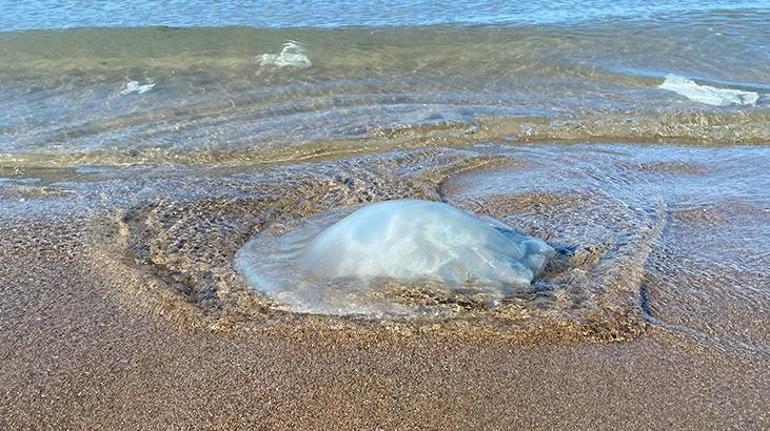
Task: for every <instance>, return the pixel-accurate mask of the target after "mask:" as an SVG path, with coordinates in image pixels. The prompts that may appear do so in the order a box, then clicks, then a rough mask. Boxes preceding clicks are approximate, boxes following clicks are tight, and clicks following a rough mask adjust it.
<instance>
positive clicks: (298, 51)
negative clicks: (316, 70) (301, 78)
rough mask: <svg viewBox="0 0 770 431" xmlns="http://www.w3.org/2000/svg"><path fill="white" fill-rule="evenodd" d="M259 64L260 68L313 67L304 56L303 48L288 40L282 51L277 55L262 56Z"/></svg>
mask: <svg viewBox="0 0 770 431" xmlns="http://www.w3.org/2000/svg"><path fill="white" fill-rule="evenodd" d="M259 63H260V64H261V65H262V66H277V67H287V66H288V67H298V68H306V67H310V66H312V65H313V63H311V62H310V59H309V58H308V57H307V54H305V48H304V47H303V46H302V45H301V44H299V43H298V42H295V41H293V40H290V41H288V42H286V43H284V44H283V49H281V52H280V53H278V54H262V56H261V57H260V60H259Z"/></svg>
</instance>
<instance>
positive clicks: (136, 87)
mask: <svg viewBox="0 0 770 431" xmlns="http://www.w3.org/2000/svg"><path fill="white" fill-rule="evenodd" d="M153 87H155V82H153V81H152V80H151V79H148V80H147V81H146V82H145V83H144V84H139V81H128V82H127V83H126V86H125V87H123V90H121V91H120V95H121V96H127V95H129V94H133V93H136V94H144V93H146V92H148V91H150V90H152V89H153Z"/></svg>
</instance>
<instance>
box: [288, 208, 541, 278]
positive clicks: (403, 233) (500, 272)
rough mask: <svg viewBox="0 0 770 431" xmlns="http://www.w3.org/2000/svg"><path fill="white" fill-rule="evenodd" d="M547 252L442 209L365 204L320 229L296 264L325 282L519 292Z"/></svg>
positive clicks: (467, 216) (529, 241)
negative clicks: (504, 287) (475, 286)
mask: <svg viewBox="0 0 770 431" xmlns="http://www.w3.org/2000/svg"><path fill="white" fill-rule="evenodd" d="M550 249H551V248H550V247H549V246H548V245H547V244H545V243H544V242H542V241H540V240H537V239H534V238H530V237H526V236H524V235H520V234H516V233H515V232H513V231H509V232H508V235H506V234H504V233H503V232H502V231H501V230H500V229H499V228H496V227H493V226H492V225H490V224H489V223H487V222H484V221H482V220H480V219H478V218H476V217H474V216H472V215H470V214H468V213H466V212H464V211H461V210H459V209H456V208H454V207H452V206H449V205H447V204H443V203H439V202H431V201H421V200H400V201H387V202H382V203H378V204H373V205H369V206H367V207H364V208H362V209H360V210H358V211H356V212H354V213H353V214H351V215H349V216H347V217H346V218H344V219H343V220H341V221H339V222H338V223H336V224H334V225H333V226H331V227H329V228H328V229H326V230H324V231H323V232H321V234H320V235H318V236H317V237H316V238H315V239H313V241H311V242H310V244H308V247H307V249H306V250H305V251H304V254H303V256H302V263H303V266H304V268H305V269H306V270H308V271H310V272H313V273H316V274H318V275H321V276H323V277H328V278H345V277H354V278H358V279H361V280H364V281H366V280H371V279H375V278H380V277H386V278H391V279H395V280H402V281H409V282H414V281H420V280H434V281H441V282H444V283H447V284H448V285H451V286H459V285H462V284H465V283H470V282H473V283H485V284H489V283H493V284H519V285H520V284H529V283H530V282H531V281H532V279H533V278H534V276H535V275H536V274H537V273H538V272H540V271H541V270H542V268H543V265H544V264H545V258H546V255H547V254H548V253H550Z"/></svg>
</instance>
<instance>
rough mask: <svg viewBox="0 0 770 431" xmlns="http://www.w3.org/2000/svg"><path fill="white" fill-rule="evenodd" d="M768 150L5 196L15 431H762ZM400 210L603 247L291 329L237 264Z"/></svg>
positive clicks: (582, 155)
mask: <svg viewBox="0 0 770 431" xmlns="http://www.w3.org/2000/svg"><path fill="white" fill-rule="evenodd" d="M487 152H489V153H487ZM763 154H765V150H764V149H761V148H756V149H751V148H749V149H721V150H720V149H692V148H687V147H665V148H655V147H622V146H605V147H601V146H598V147H597V146H590V147H589V146H584V147H574V148H573V147H569V146H565V147H542V148H540V147H526V146H524V147H506V146H499V147H495V146H492V147H483V148H477V149H473V150H472V149H471V148H470V147H466V148H465V149H439V150H421V151H416V152H399V151H396V152H394V153H392V154H386V155H368V156H361V157H353V158H349V159H343V160H332V161H318V162H314V163H305V164H297V165H295V166H289V167H282V166H278V167H271V168H258V169H257V168H253V167H224V168H221V169H218V170H212V171H208V172H207V173H200V172H198V174H197V175H193V176H190V175H184V172H183V173H182V174H179V175H176V173H175V172H173V171H169V172H165V173H164V172H161V174H160V175H158V174H157V173H153V172H154V171H151V172H150V173H149V174H147V173H142V172H135V175H133V176H131V177H121V176H112V177H111V176H110V175H109V174H104V173H99V172H97V173H89V172H85V173H82V172H81V173H74V174H70V175H72V177H70V178H69V181H63V180H61V178H62V177H63V175H62V174H61V173H60V172H55V173H54V174H55V175H56V178H58V179H60V180H59V181H50V182H47V183H46V181H47V180H46V179H45V178H46V177H45V176H44V175H40V176H39V178H42V179H43V180H42V181H43V183H36V184H32V185H30V184H28V183H25V182H23V181H19V182H17V183H13V182H11V183H8V184H7V185H6V186H5V187H4V188H3V189H0V198H2V203H3V208H4V210H5V211H4V212H3V214H2V218H1V219H0V230H2V232H3V235H0V298H1V299H2V300H1V301H0V363H2V367H0V388H2V389H1V390H0V428H2V429H65V428H76V429H91V428H97V429H98V428H107V429H169V428H171V429H178V428H192V429H223V428H224V429H228V428H229V429H236V428H238V429H242V428H248V429H327V428H337V429H358V430H360V429H371V430H375V429H383V430H391V429H519V428H524V429H651V428H652V429H726V428H731V429H766V428H767V427H768V426H770V415H769V414H768V409H767V403H766V401H767V399H768V397H769V396H770V355H768V350H767V347H766V346H767V345H768V335H767V331H766V329H765V328H766V323H767V303H768V302H767V293H766V289H767V275H766V274H765V273H764V272H763V271H762V268H764V267H765V266H764V265H765V262H766V259H767V257H768V256H767V255H766V253H763V250H762V244H763V242H762V238H765V237H767V236H768V232H767V229H766V228H765V227H764V226H767V224H766V221H767V217H768V215H769V214H770V213H768V210H767V207H766V205H767V196H765V195H764V194H762V193H761V191H760V192H759V193H758V192H757V190H760V189H761V188H762V184H763V181H766V175H764V176H763V175H762V172H766V171H765V168H764V167H763V166H764V165H763V164H764V163H766V159H765V158H763ZM562 160H569V163H564V162H562ZM763 160H764V161H763ZM554 167H561V168H560V169H561V170H559V172H558V175H553V169H554ZM546 168H547V169H546ZM755 171H756V172H755ZM100 175H102V176H100ZM120 175H123V173H120ZM550 177H553V178H554V181H552V182H549V181H548V178H550ZM522 178H523V179H525V180H526V181H525V180H522ZM725 178H729V179H730V181H729V182H728V183H726V182H725V181H724V179H725ZM640 184H642V185H643V187H640ZM720 184H722V185H723V186H722V185H720ZM725 184H726V185H725ZM522 186H537V187H538V190H539V191H538V192H535V191H532V190H528V189H526V187H522ZM567 190H568V191H570V192H569V193H566V194H565V191H567ZM638 190H642V191H643V193H637V191H638ZM398 197H420V198H428V199H431V198H432V199H442V200H445V201H447V202H451V203H453V204H454V205H457V206H459V207H463V208H466V209H471V210H473V211H474V212H477V213H479V214H484V215H490V216H493V217H497V218H499V219H503V220H505V221H506V222H510V223H511V224H513V225H515V226H519V227H522V228H525V229H527V231H528V232H532V233H533V234H538V235H539V236H541V237H543V238H546V239H547V240H549V241H550V242H551V243H553V244H563V243H567V244H570V243H572V244H576V245H579V246H581V247H582V249H581V250H583V251H582V252H581V253H582V254H573V255H572V256H571V257H570V258H569V259H568V260H567V261H566V263H565V264H564V266H566V269H565V268H561V269H559V268H557V269H554V270H551V271H550V272H548V271H547V273H546V275H544V279H545V280H544V281H542V283H546V284H545V285H543V286H541V288H542V291H541V292H540V293H539V294H537V295H534V296H532V297H530V298H524V299H521V300H518V302H516V301H517V300H512V302H510V303H506V304H503V305H502V306H500V307H498V308H497V309H492V310H487V309H478V308H475V306H474V305H473V304H462V303H455V304H449V305H450V306H451V307H454V308H450V309H449V312H451V313H454V314H453V315H454V316H455V317H453V318H436V319H431V318H425V319H415V320H407V321H399V320H389V319H356V318H351V317H333V316H330V317H323V316H302V315H295V314H293V313H289V312H286V311H282V310H280V309H276V308H275V307H274V305H275V304H271V303H270V301H269V300H267V299H265V298H264V297H261V296H260V295H258V294H257V293H255V292H252V291H250V290H249V289H248V286H246V285H245V283H244V281H243V280H242V279H239V278H238V276H237V274H236V273H235V272H234V270H233V268H232V261H233V255H234V253H235V252H236V251H237V250H238V248H239V247H240V246H241V245H242V244H244V243H245V242H246V241H247V240H248V239H249V238H250V237H251V236H252V235H253V234H254V233H255V232H258V231H260V230H261V229H262V228H261V226H266V225H270V226H274V227H277V228H278V229H282V228H286V229H290V228H291V226H292V225H291V221H292V220H295V219H297V218H302V217H306V216H308V215H312V214H315V213H319V212H321V211H325V210H326V209H328V208H339V207H345V206H349V205H352V204H360V203H361V202H366V201H370V200H374V201H376V200H383V199H392V198H398ZM659 201H662V202H663V203H664V204H665V205H658V204H657V202H659ZM592 250H593V251H592ZM596 250H598V251H596ZM570 271H572V273H575V274H577V273H586V274H588V275H587V276H586V277H588V278H576V279H574V280H573V279H572V278H570V277H566V276H565V275H564V274H570ZM549 280H550V281H549ZM575 280H576V281H575ZM586 280H587V281H588V282H589V283H588V285H585V286H583V285H582V284H581V283H582V282H583V281H586ZM548 283H551V284H548Z"/></svg>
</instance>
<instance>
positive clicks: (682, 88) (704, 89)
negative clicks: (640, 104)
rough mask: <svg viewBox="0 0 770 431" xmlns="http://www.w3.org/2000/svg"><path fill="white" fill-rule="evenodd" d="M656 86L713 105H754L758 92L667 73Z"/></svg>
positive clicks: (757, 98)
mask: <svg viewBox="0 0 770 431" xmlns="http://www.w3.org/2000/svg"><path fill="white" fill-rule="evenodd" d="M658 88H662V89H664V90H669V91H673V92H675V93H677V94H680V95H682V96H684V97H686V98H688V99H690V100H692V101H694V102H698V103H705V104H707V105H713V106H729V105H750V106H754V105H755V104H756V103H757V100H759V94H757V93H755V92H753V91H742V90H734V89H730V88H717V87H711V86H709V85H699V84H698V83H696V82H695V81H693V80H691V79H687V78H685V77H683V76H679V75H674V74H669V75H667V76H666V79H665V80H664V81H663V83H662V84H660V86H659V87H658Z"/></svg>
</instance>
